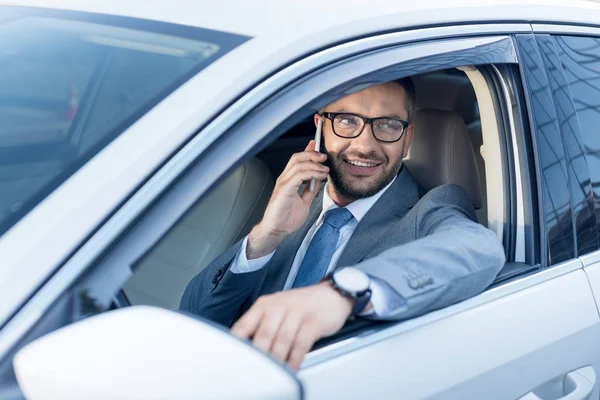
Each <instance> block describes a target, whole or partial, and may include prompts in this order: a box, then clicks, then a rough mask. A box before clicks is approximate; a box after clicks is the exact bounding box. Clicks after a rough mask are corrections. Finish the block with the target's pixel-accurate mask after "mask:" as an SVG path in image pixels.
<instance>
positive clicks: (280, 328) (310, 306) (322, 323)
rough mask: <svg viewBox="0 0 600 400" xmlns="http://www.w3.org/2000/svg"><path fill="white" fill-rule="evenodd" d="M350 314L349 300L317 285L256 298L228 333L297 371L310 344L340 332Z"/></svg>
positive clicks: (330, 288)
mask: <svg viewBox="0 0 600 400" xmlns="http://www.w3.org/2000/svg"><path fill="white" fill-rule="evenodd" d="M351 312H352V301H351V300H350V299H348V298H346V297H343V296H342V295H341V294H339V293H338V292H337V291H336V290H335V289H333V288H332V287H331V285H330V284H329V282H321V283H319V284H317V285H313V286H309V287H305V288H300V289H292V290H289V291H285V292H277V293H274V294H271V295H265V296H262V297H259V298H258V300H257V301H256V302H255V303H254V305H253V306H252V307H251V308H250V309H249V310H248V312H246V314H244V315H243V316H242V317H241V318H240V319H239V320H238V321H237V322H236V323H235V324H234V325H233V327H232V328H231V332H232V333H233V334H234V335H236V336H238V337H240V338H243V339H248V338H252V341H253V343H254V345H255V346H256V347H258V348H259V349H262V350H264V351H266V352H268V353H271V354H272V355H273V356H274V357H276V358H278V359H280V360H282V361H284V362H287V363H288V365H289V366H290V367H291V368H294V369H296V370H297V369H298V368H300V364H301V363H302V360H303V358H304V355H305V354H306V353H308V352H309V351H310V349H311V348H312V346H313V345H314V343H315V342H316V341H317V340H319V339H321V338H322V337H325V336H329V335H333V334H334V333H336V332H338V331H339V330H340V329H342V327H343V326H344V323H345V322H346V320H347V319H348V317H349V316H350V313H351Z"/></svg>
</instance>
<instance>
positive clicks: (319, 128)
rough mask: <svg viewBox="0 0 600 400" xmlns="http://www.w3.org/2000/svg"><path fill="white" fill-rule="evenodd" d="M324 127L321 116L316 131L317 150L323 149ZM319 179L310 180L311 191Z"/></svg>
mask: <svg viewBox="0 0 600 400" xmlns="http://www.w3.org/2000/svg"><path fill="white" fill-rule="evenodd" d="M322 128H323V119H322V118H319V122H317V132H316V133H315V151H317V152H320V151H321V130H322ZM316 183H317V181H316V180H315V179H314V178H313V179H311V180H310V191H311V192H312V191H313V190H315V184H316Z"/></svg>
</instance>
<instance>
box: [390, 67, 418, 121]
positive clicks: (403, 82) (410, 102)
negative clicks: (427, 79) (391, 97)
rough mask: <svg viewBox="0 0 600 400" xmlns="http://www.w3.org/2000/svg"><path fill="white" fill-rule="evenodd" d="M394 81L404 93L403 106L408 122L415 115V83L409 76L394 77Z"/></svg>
mask: <svg viewBox="0 0 600 400" xmlns="http://www.w3.org/2000/svg"><path fill="white" fill-rule="evenodd" d="M395 82H396V83H397V84H398V85H400V86H402V87H403V88H404V92H405V93H406V103H405V104H404V106H405V107H406V111H407V112H408V122H412V119H413V117H414V116H415V109H416V108H417V91H416V89H415V84H414V82H413V81H412V79H410V78H409V77H406V78H401V79H396V81H395Z"/></svg>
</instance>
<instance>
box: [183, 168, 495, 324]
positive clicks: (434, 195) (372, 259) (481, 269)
mask: <svg viewBox="0 0 600 400" xmlns="http://www.w3.org/2000/svg"><path fill="white" fill-rule="evenodd" d="M423 194H424V191H423V190H422V189H421V188H420V187H419V186H418V184H417V183H416V182H415V181H414V179H413V177H412V175H411V174H410V173H409V172H408V171H407V170H406V168H402V170H401V172H400V174H399V175H398V177H397V179H396V181H395V182H394V184H393V185H392V186H390V188H389V189H388V190H387V191H386V192H385V193H384V194H383V195H382V196H381V197H380V198H379V200H378V201H377V202H376V203H375V204H374V205H373V207H372V208H371V209H370V210H369V211H368V212H367V214H366V215H365V216H364V217H363V219H362V220H361V221H360V223H359V224H358V226H357V227H356V230H355V231H354V233H353V234H352V237H351V238H350V241H349V242H348V244H347V246H346V248H345V249H344V252H343V254H342V255H341V257H340V259H339V261H338V263H337V266H336V268H342V267H347V266H353V267H355V268H358V269H360V270H362V271H364V272H366V273H367V274H368V275H370V276H374V277H377V278H380V279H382V280H383V281H385V282H387V283H388V284H389V285H391V287H392V288H393V289H394V290H395V291H396V292H397V293H398V294H400V295H401V296H402V297H403V298H404V299H405V301H406V305H405V306H404V307H401V309H398V310H395V311H394V313H393V314H392V315H391V316H389V317H388V318H389V319H394V320H399V319H405V318H410V317H414V316H418V315H422V314H425V313H427V312H429V311H432V310H435V309H439V308H443V307H446V306H448V305H450V304H453V303H456V302H459V301H461V300H464V299H467V298H469V297H472V296H474V295H476V294H478V293H480V292H482V291H483V290H485V288H487V287H488V286H489V285H490V284H491V283H492V281H493V280H494V278H495V277H496V275H497V274H498V272H499V271H500V269H501V268H502V266H503V265H504V262H505V258H504V250H503V248H502V245H501V243H500V242H499V241H498V239H497V238H496V236H495V234H494V233H493V232H491V231H490V230H488V229H487V228H485V227H483V226H482V225H480V224H478V223H477V222H475V221H476V217H475V211H474V209H473V206H472V204H471V202H470V201H469V199H468V196H467V194H466V192H465V191H464V190H463V189H462V188H460V187H459V186H456V185H443V186H439V187H437V188H435V189H432V190H431V191H429V192H428V193H426V194H424V195H423ZM322 205H323V202H322V192H321V193H320V194H319V195H318V196H317V197H316V198H315V200H314V201H313V203H312V206H311V209H310V213H309V217H308V219H307V221H306V223H305V224H304V225H303V226H302V228H301V229H299V230H298V231H297V232H295V233H294V234H292V235H290V236H288V237H287V238H286V239H285V240H284V241H283V242H282V243H281V245H280V246H279V247H278V248H277V250H276V251H275V254H274V255H273V257H272V258H271V260H270V261H269V262H268V263H267V265H265V266H264V267H263V268H262V269H260V270H258V271H254V272H248V273H243V274H235V273H233V272H231V271H229V267H230V265H231V262H232V261H233V259H234V257H235V255H236V253H237V252H238V250H239V248H240V246H241V241H240V242H238V243H236V244H235V245H233V246H232V247H231V248H230V249H229V250H227V251H226V252H225V253H223V254H221V255H220V256H219V257H217V258H216V259H215V260H213V261H212V262H211V263H210V264H209V265H208V267H206V268H205V269H204V270H203V271H202V272H200V273H199V274H198V275H197V276H196V277H194V278H193V279H192V280H191V281H190V283H189V284H188V286H187V288H186V290H185V292H184V294H183V297H182V299H181V305H180V309H181V310H183V311H187V312H190V313H193V314H197V315H200V316H203V317H205V318H208V319H211V320H213V321H216V322H219V323H221V324H223V325H226V326H231V325H232V324H233V322H234V321H235V320H237V318H239V317H240V316H241V315H242V314H243V313H244V312H246V311H247V310H248V308H250V306H251V305H252V303H253V302H254V301H255V300H256V299H257V298H258V297H259V296H261V295H264V294H269V293H273V292H276V291H280V290H282V289H283V286H284V284H285V281H286V279H287V276H288V274H289V271H290V268H291V266H292V262H293V260H294V257H295V255H296V252H297V251H298V248H299V247H300V245H301V243H302V241H303V239H304V237H305V236H306V233H307V232H308V230H309V229H310V227H311V226H312V225H313V224H314V223H315V221H316V219H317V217H318V216H319V214H320V212H321V208H322Z"/></svg>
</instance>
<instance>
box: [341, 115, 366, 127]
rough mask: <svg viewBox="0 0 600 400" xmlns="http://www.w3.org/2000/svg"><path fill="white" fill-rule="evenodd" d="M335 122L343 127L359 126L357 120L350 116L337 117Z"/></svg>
mask: <svg viewBox="0 0 600 400" xmlns="http://www.w3.org/2000/svg"><path fill="white" fill-rule="evenodd" d="M336 121H337V122H338V124H340V125H344V126H357V125H359V124H360V123H359V121H358V118H356V117H354V116H352V115H338V116H337V117H336Z"/></svg>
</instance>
